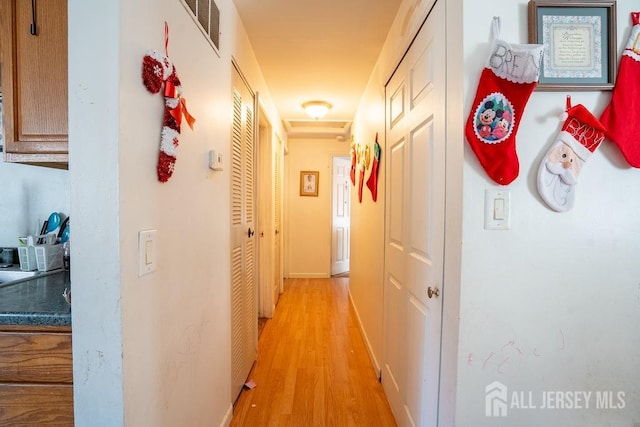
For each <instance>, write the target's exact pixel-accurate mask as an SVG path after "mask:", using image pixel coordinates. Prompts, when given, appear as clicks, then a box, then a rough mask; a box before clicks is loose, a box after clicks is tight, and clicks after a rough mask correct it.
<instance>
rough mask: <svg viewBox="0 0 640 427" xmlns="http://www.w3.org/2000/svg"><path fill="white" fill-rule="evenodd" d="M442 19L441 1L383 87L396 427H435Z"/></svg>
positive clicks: (389, 344) (388, 384) (387, 358)
mask: <svg viewBox="0 0 640 427" xmlns="http://www.w3.org/2000/svg"><path fill="white" fill-rule="evenodd" d="M444 18H445V15H444V2H443V1H442V0H440V1H438V2H436V5H435V6H434V9H433V10H432V11H431V13H430V14H429V17H428V18H427V21H426V23H425V25H424V26H423V28H422V29H421V31H420V33H419V34H418V37H417V38H416V40H415V42H414V43H413V45H412V47H411V48H410V49H409V51H408V52H407V55H406V56H405V58H404V59H403V61H402V63H401V64H400V66H399V67H398V69H397V70H396V72H395V73H394V75H393V77H392V78H391V80H390V81H389V83H388V85H387V87H386V115H387V124H386V132H387V134H386V159H387V173H386V179H387V182H386V188H387V191H386V227H385V279H384V280H385V284H384V298H385V302H384V363H383V374H382V383H383V386H384V388H385V392H386V393H387V396H388V398H389V401H390V404H391V407H392V410H393V412H394V415H395V416H396V419H397V421H398V424H399V425H400V426H428V427H432V426H436V425H438V396H439V378H440V374H439V373H440V334H441V322H442V301H441V299H440V293H441V292H442V291H443V290H442V277H443V263H444V259H443V251H444V179H445V169H444V165H445V139H444V134H445V111H446V105H445V104H444V99H445V97H444V87H445V76H446V70H445V68H444V66H443V64H445V31H444V30H445V29H444V21H445V19H444Z"/></svg>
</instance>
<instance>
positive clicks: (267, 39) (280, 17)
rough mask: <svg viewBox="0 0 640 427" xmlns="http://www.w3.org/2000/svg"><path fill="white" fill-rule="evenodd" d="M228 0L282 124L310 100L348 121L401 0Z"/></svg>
mask: <svg viewBox="0 0 640 427" xmlns="http://www.w3.org/2000/svg"><path fill="white" fill-rule="evenodd" d="M233 1H234V3H235V5H236V8H237V10H238V13H239V14H240V18H241V19H242V22H243V24H244V27H245V29H246V31H247V33H248V35H249V39H250V41H251V45H252V46H253V49H254V52H255V55H256V57H257V59H258V63H259V64H260V67H261V69H262V72H263V75H264V78H265V80H266V82H267V85H268V86H269V90H270V91H271V95H272V96H273V98H274V102H275V103H276V107H277V109H278V112H279V113H280V116H281V118H282V119H283V121H284V122H285V125H289V124H290V123H295V121H297V120H308V119H309V118H308V117H307V116H306V115H305V114H304V111H303V110H302V107H301V104H302V103H303V102H305V101H310V100H322V101H327V102H330V103H331V104H333V108H332V109H331V110H330V111H329V113H328V114H327V115H326V116H325V117H324V119H323V120H324V121H327V124H329V122H331V121H336V122H341V124H344V122H345V121H348V122H350V121H351V120H352V119H353V116H354V114H355V111H356V108H357V106H358V102H359V101H360V97H361V96H362V94H363V92H364V89H365V87H366V84H367V81H368V80H369V76H370V75H371V71H372V70H373V67H374V65H375V62H376V59H377V58H378V55H379V53H380V50H381V48H382V45H383V43H384V41H385V38H386V35H387V32H388V31H389V27H390V26H391V23H392V22H393V19H394V17H395V15H396V13H397V11H398V7H399V6H400V3H401V0H321V1H308V0H233ZM287 127H288V128H291V127H292V126H287ZM293 127H295V126H293Z"/></svg>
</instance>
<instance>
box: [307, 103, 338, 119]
mask: <svg viewBox="0 0 640 427" xmlns="http://www.w3.org/2000/svg"><path fill="white" fill-rule="evenodd" d="M331 107H333V105H331V104H329V103H328V102H325V101H309V102H305V103H304V104H302V108H303V109H304V112H305V113H307V115H308V116H309V117H311V118H312V119H314V120H318V119H321V118H323V117H324V116H325V114H327V113H328V112H329V110H330V109H331Z"/></svg>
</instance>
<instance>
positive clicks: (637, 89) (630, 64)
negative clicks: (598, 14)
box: [600, 12, 640, 168]
mask: <svg viewBox="0 0 640 427" xmlns="http://www.w3.org/2000/svg"><path fill="white" fill-rule="evenodd" d="M631 20H632V22H633V28H632V29H631V36H630V37H629V41H628V42H627V46H626V47H625V49H624V52H623V53H622V58H621V59H620V68H619V70H618V78H617V80H616V86H615V88H614V89H613V94H612V95H611V102H610V103H609V105H608V106H607V108H605V110H604V111H603V113H602V116H601V117H600V122H601V123H602V124H603V125H604V126H605V128H606V129H607V131H606V133H605V135H606V137H607V138H608V139H609V140H611V141H613V142H614V143H615V144H616V145H617V146H618V147H619V148H620V151H622V155H623V156H624V158H625V159H626V160H627V162H628V163H629V165H631V166H633V167H634V168H640V141H639V140H638V135H640V120H638V114H640V12H632V13H631Z"/></svg>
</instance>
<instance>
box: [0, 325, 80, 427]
mask: <svg viewBox="0 0 640 427" xmlns="http://www.w3.org/2000/svg"><path fill="white" fill-rule="evenodd" d="M0 425H2V426H11V425H24V426H27V425H34V426H35V425H46V426H50V427H53V426H56V427H57V426H60V427H67V426H73V358H72V353H71V328H69V327H27V326H0Z"/></svg>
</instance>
